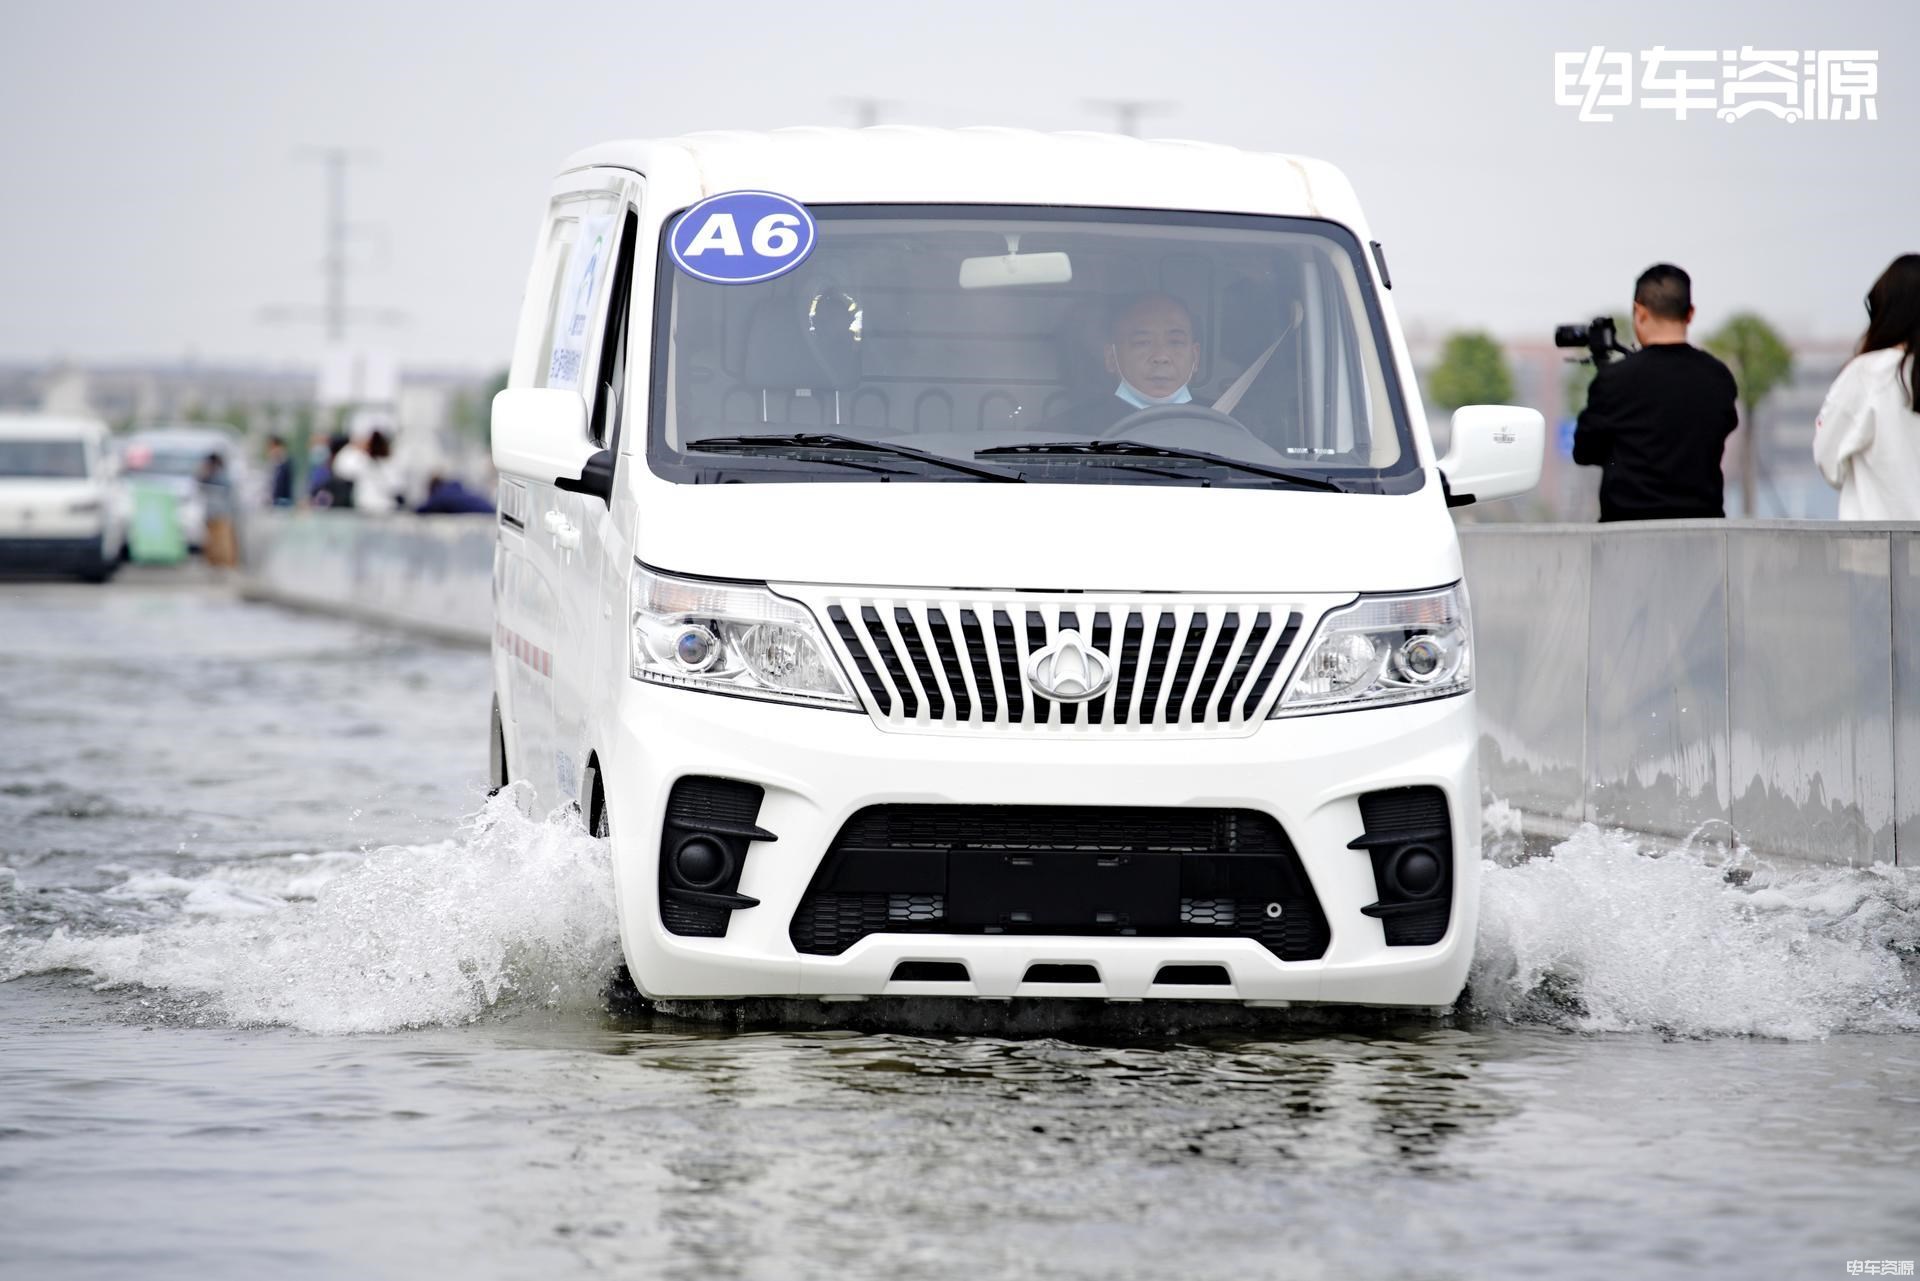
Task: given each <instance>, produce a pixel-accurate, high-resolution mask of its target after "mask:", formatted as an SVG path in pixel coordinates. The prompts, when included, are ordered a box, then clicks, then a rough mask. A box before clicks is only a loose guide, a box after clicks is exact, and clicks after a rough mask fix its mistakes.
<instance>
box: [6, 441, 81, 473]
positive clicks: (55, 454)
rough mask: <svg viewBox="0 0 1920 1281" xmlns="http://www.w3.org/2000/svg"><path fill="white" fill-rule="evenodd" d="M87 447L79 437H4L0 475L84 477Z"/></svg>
mask: <svg viewBox="0 0 1920 1281" xmlns="http://www.w3.org/2000/svg"><path fill="white" fill-rule="evenodd" d="M86 474H87V449H86V446H85V445H83V444H81V443H80V442H79V441H77V440H0V476H8V477H29V478H32V479H34V480H82V479H85V477H86Z"/></svg>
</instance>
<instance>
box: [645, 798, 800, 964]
mask: <svg viewBox="0 0 1920 1281" xmlns="http://www.w3.org/2000/svg"><path fill="white" fill-rule="evenodd" d="M764 795H765V792H764V790H763V789H761V788H760V787H757V786H755V785H754V784H752V783H741V782H737V781H735V780H733V779H729V778H701V777H698V776H690V777H687V778H683V779H680V780H678V781H677V782H675V783H674V785H673V791H672V792H671V793H670V794H669V795H668V797H667V814H666V821H665V825H664V827H663V830H662V831H661V834H660V923H661V924H662V925H664V926H666V927H667V933H669V934H680V935H690V936H692V937H695V938H723V937H725V935H726V932H727V922H728V921H729V920H730V919H732V916H733V913H735V912H736V911H739V910H741V909H742V908H749V907H758V906H759V905H760V900H759V899H756V898H748V897H747V896H746V895H745V894H742V893H740V892H739V888H740V873H741V872H742V871H743V870H744V869H745V867H746V863H747V846H748V845H749V844H751V843H752V842H754V841H771V840H775V839H777V838H776V837H775V836H774V834H773V833H772V832H769V831H767V830H766V829H765V828H762V827H760V826H758V825H757V823H756V822H755V820H756V819H758V818H759V817H760V801H761V799H762V797H763V796H764Z"/></svg>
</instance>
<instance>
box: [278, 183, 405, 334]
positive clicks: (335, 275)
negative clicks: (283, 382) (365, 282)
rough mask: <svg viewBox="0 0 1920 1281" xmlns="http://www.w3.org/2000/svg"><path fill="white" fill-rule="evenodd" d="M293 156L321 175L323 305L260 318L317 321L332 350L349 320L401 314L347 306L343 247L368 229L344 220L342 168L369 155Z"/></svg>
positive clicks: (386, 319)
mask: <svg viewBox="0 0 1920 1281" xmlns="http://www.w3.org/2000/svg"><path fill="white" fill-rule="evenodd" d="M294 157H295V159H298V160H314V161H318V162H319V163H320V164H321V166H322V167H323V168H324V169H325V171H326V183H327V197H326V205H327V221H326V231H325V246H326V252H325V253H324V255H323V256H322V258H321V260H320V261H321V270H322V271H323V272H324V273H325V277H326V301H325V303H324V304H322V305H321V306H320V307H319V308H318V309H317V310H316V309H315V308H312V307H298V306H271V307H263V308H261V310H260V318H261V319H262V320H264V321H266V322H268V323H270V324H281V323H287V322H296V321H299V322H311V321H315V320H317V321H319V322H320V323H321V325H322V326H323V327H324V328H325V330H326V334H327V345H328V346H329V347H336V348H337V347H339V346H341V345H342V344H343V343H344V342H345V341H346V337H347V323H348V322H349V321H356V322H369V323H372V324H377V325H397V324H400V323H402V322H403V321H404V320H405V319H406V313H404V312H402V311H399V310H397V309H395V308H392V307H350V306H348V305H347V276H348V273H349V271H350V270H351V265H352V264H351V261H350V260H349V258H348V255H347V250H348V245H349V242H350V241H351V240H352V238H353V237H354V235H355V234H356V233H364V232H366V231H368V230H370V229H369V228H366V227H355V226H354V225H353V224H351V223H349V222H348V221H347V169H348V167H349V166H351V165H353V164H356V163H366V162H369V161H371V160H372V159H373V158H374V157H373V154H372V153H371V152H367V151H357V150H354V149H352V148H349V147H340V146H330V147H301V148H299V149H298V150H297V151H295V152H294Z"/></svg>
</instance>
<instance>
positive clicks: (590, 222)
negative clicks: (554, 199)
mask: <svg viewBox="0 0 1920 1281" xmlns="http://www.w3.org/2000/svg"><path fill="white" fill-rule="evenodd" d="M613 227H614V221H613V215H612V214H589V215H588V216H586V217H584V218H582V219H581V220H580V232H579V234H578V235H577V236H575V237H574V241H573V246H572V248H571V250H569V252H568V254H567V269H566V272H565V273H564V274H563V275H562V276H561V277H560V296H559V299H558V306H557V308H556V315H555V323H554V327H553V354H552V355H551V356H549V357H548V359H547V386H549V387H566V388H573V389H578V388H579V386H580V374H581V366H582V364H583V363H584V362H585V360H586V353H587V340H588V338H589V337H590V336H591V334H592V328H593V306H594V301H595V300H596V299H597V298H598V297H599V296H600V283H601V281H603V280H605V279H606V275H607V265H608V263H610V262H611V261H612V260H613Z"/></svg>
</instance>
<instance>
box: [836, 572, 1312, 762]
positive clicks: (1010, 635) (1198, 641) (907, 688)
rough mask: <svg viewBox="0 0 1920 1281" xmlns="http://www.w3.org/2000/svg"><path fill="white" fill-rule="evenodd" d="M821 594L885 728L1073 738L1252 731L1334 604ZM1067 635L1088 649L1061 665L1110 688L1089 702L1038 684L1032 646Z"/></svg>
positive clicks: (846, 660)
mask: <svg viewBox="0 0 1920 1281" xmlns="http://www.w3.org/2000/svg"><path fill="white" fill-rule="evenodd" d="M814 597H815V605H816V608H817V609H818V610H819V613H820V616H821V617H822V620H823V621H824V622H826V623H827V624H828V626H827V629H826V632H827V636H828V640H829V643H830V644H831V645H832V646H833V647H834V649H835V650H836V652H837V653H838V655H839V657H840V659H841V661H842V662H843V664H844V665H845V666H846V669H847V671H848V672H849V674H850V675H851V676H852V677H853V680H854V683H855V685H856V686H857V687H858V689H859V693H860V696H861V698H862V700H863V701H864V702H865V703H866V705H867V708H868V710H869V712H871V713H872V714H873V715H874V716H875V717H877V718H878V719H879V720H881V721H882V722H883V723H884V725H885V727H887V728H893V729H898V730H925V729H933V730H938V729H941V728H943V727H951V728H953V729H955V730H967V729H971V730H975V731H996V730H998V731H1008V732H1020V731H1027V732H1040V733H1066V734H1073V735H1086V734H1135V733H1143V732H1154V731H1178V732H1186V733H1207V732H1213V733H1246V732H1251V729H1252V728H1253V723H1254V722H1256V721H1258V720H1260V719H1262V718H1264V717H1265V716H1266V715H1267V713H1268V712H1269V711H1270V710H1271V708H1272V706H1273V703H1274V701H1275V700H1276V699H1277V698H1278V697H1279V694H1280V691H1281V689H1282V688H1283V687H1284V685H1285V681H1286V676H1287V674H1288V672H1289V671H1290V670H1291V666H1292V664H1293V663H1294V662H1296V661H1297V660H1298V658H1299V653H1298V652H1297V651H1298V650H1299V649H1300V648H1301V646H1300V644H1299V643H1298V642H1300V641H1301V640H1302V639H1303V635H1302V633H1303V632H1304V631H1306V630H1309V629H1308V628H1303V626H1302V624H1303V622H1308V623H1310V622H1311V620H1314V619H1317V618H1318V617H1319V616H1320V614H1321V612H1322V611H1323V610H1324V608H1326V598H1319V603H1308V602H1301V603H1300V604H1294V603H1291V602H1287V601H1283V600H1278V599H1268V598H1262V599H1256V600H1244V599H1242V600H1235V599H1232V598H1226V599H1221V598H1214V597H1206V598H1202V597H1199V596H1197V595H1196V596H1192V597H1172V596H1163V597H1159V598H1157V599H1156V598H1153V597H1146V598H1134V599H1129V598H1126V597H1116V596H1113V595H1110V594H1106V593H1088V594H1085V595H1082V594H1078V593H1061V594H1059V595H1058V596H1057V597H1043V596H1039V595H1038V594H1035V593H1028V592H1020V593H1008V594H1006V595H1004V596H1003V595H998V594H993V593H958V594H953V595H943V594H938V593H929V594H927V595H926V596H924V597H921V596H915V595H912V594H907V593H901V594H900V595H898V596H893V595H886V596H881V595H874V596H864V595H845V594H840V593H833V592H831V591H830V589H823V590H820V591H818V592H816V593H814ZM1349 599H1350V598H1349ZM1068 632H1072V633H1074V634H1075V635H1076V636H1078V638H1079V639H1080V641H1081V643H1082V645H1083V647H1084V653H1083V655H1081V656H1076V655H1075V654H1074V653H1073V650H1072V647H1071V646H1070V645H1069V646H1068V647H1067V648H1066V650H1065V651H1064V652H1063V653H1061V656H1060V657H1059V658H1056V659H1052V660H1051V661H1052V662H1060V661H1064V662H1066V663H1067V664H1068V668H1067V670H1068V671H1070V672H1072V671H1073V667H1074V665H1075V664H1082V666H1081V668H1080V671H1081V672H1085V673H1088V674H1091V672H1092V670H1093V669H1096V668H1098V667H1099V666H1100V663H1101V660H1102V659H1104V661H1105V664H1106V669H1107V687H1106V688H1105V690H1103V691H1102V692H1101V693H1100V694H1098V695H1096V696H1095V697H1094V698H1092V699H1090V700H1088V701H1086V702H1073V701H1069V700H1066V699H1062V698H1053V697H1048V696H1047V695H1045V694H1042V693H1040V691H1039V690H1038V689H1037V688H1036V687H1035V685H1034V678H1033V676H1032V673H1031V667H1032V664H1033V660H1034V655H1035V654H1036V653H1038V652H1039V651H1040V650H1042V649H1044V648H1046V647H1049V646H1053V645H1056V644H1057V643H1058V642H1059V641H1060V639H1061V637H1062V636H1063V635H1065V634H1066V633H1068ZM1057 652H1058V651H1057ZM1096 655H1097V656H1098V657H1095V656H1096ZM1083 660H1084V661H1083ZM1075 674H1078V673H1075ZM1052 675H1057V673H1053V674H1050V676H1049V678H1050V679H1051V678H1052Z"/></svg>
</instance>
